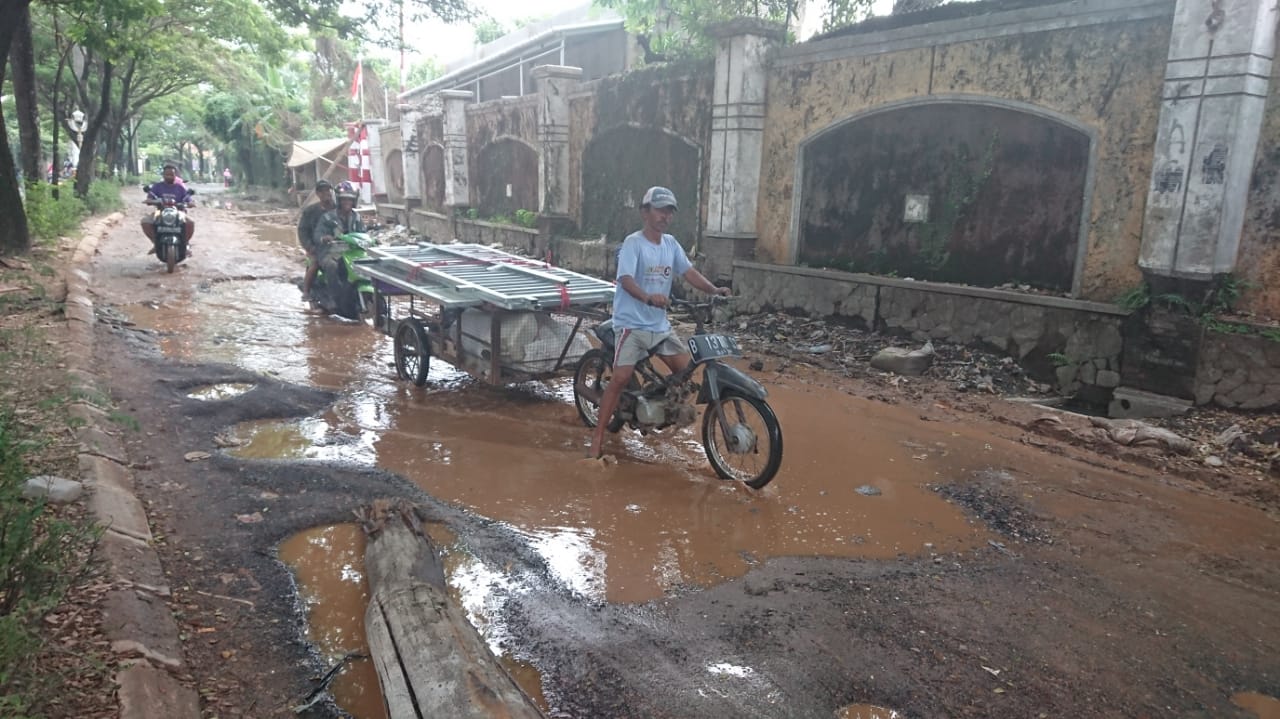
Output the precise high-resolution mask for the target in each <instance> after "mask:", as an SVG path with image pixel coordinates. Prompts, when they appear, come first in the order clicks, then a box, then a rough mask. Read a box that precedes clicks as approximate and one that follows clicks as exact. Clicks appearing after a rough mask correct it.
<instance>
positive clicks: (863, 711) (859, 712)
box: [836, 704, 903, 719]
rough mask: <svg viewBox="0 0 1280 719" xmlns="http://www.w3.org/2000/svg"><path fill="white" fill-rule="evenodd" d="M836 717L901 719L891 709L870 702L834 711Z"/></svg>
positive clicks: (846, 718)
mask: <svg viewBox="0 0 1280 719" xmlns="http://www.w3.org/2000/svg"><path fill="white" fill-rule="evenodd" d="M836 719H903V717H902V715H901V714H899V713H898V712H896V711H894V710H892V709H885V708H884V707H878V706H872V705H871V704H854V705H852V706H847V707H844V708H843V709H841V710H840V711H838V712H836Z"/></svg>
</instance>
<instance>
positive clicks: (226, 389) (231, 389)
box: [187, 382, 256, 402]
mask: <svg viewBox="0 0 1280 719" xmlns="http://www.w3.org/2000/svg"><path fill="white" fill-rule="evenodd" d="M255 386H256V385H254V384H252V383H250V382H221V383H219V384H207V385H204V386H202V387H197V388H195V389H193V390H191V391H190V392H188V393H187V396H188V397H190V398H191V399H198V400H202V401H205V402H217V401H220V400H224V399H231V398H232V397H239V396H240V395H242V394H244V393H245V392H248V391H249V390H251V389H253V388H254V387H255Z"/></svg>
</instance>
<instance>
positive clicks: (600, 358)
mask: <svg viewBox="0 0 1280 719" xmlns="http://www.w3.org/2000/svg"><path fill="white" fill-rule="evenodd" d="M612 375H613V368H612V367H610V366H609V362H608V360H607V359H606V357H605V354H604V352H603V351H601V350H598V349H591V350H587V353H586V354H584V355H582V359H580V360H578V368H577V369H576V370H574V373H573V405H574V406H575V407H577V408H578V416H579V417H581V418H582V423H583V424H585V425H587V426H588V427H594V426H596V424H598V423H599V422H600V398H601V397H603V396H604V388H605V387H606V386H608V384H609V378H610V376H612Z"/></svg>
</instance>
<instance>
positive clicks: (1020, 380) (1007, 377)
mask: <svg viewBox="0 0 1280 719" xmlns="http://www.w3.org/2000/svg"><path fill="white" fill-rule="evenodd" d="M732 327H733V332H734V333H735V335H736V336H737V337H738V340H739V342H741V343H742V345H743V347H744V348H747V349H750V350H753V351H756V352H760V353H763V354H769V355H773V356H777V357H782V358H784V359H785V360H786V361H788V362H800V363H804V364H811V365H814V366H818V367H822V368H824V369H828V370H832V371H835V372H838V373H840V374H842V375H844V376H845V377H856V378H859V379H866V380H871V381H879V382H885V383H889V384H894V385H895V386H896V385H897V382H896V381H894V379H893V378H894V373H890V372H885V371H882V370H879V369H876V368H874V367H872V366H871V360H872V358H874V357H876V355H877V354H880V355H881V356H882V357H884V356H886V355H889V356H893V355H896V356H899V357H901V358H903V359H902V360H901V361H903V362H904V363H905V362H909V361H910V360H911V359H914V358H922V357H923V356H924V355H928V354H931V355H932V362H931V363H929V365H928V367H927V368H925V369H923V372H922V374H923V376H925V377H930V378H933V379H935V380H941V381H943V382H946V383H947V385H948V386H949V388H950V389H953V390H955V391H957V392H986V393H990V394H997V395H1011V396H1027V395H1032V396H1039V395H1047V394H1050V393H1052V391H1053V386H1052V385H1050V384H1048V383H1045V382H1039V381H1036V380H1035V379H1033V378H1031V377H1028V376H1027V375H1026V374H1025V373H1024V372H1023V370H1022V368H1021V367H1020V366H1018V363H1017V362H1016V361H1015V360H1014V359H1013V358H1012V357H1005V356H1001V355H998V354H996V353H994V352H986V351H983V350H980V349H976V348H973V347H964V346H961V345H952V344H947V343H938V344H934V343H929V344H928V345H927V346H926V347H915V346H905V347H904V346H902V341H901V340H898V339H895V338H891V337H887V336H885V335H880V334H875V333H871V332H867V331H865V330H860V329H856V328H854V327H848V326H842V325H840V324H837V323H833V322H829V321H826V320H821V319H809V318H806V317H795V316H792V315H788V314H785V313H772V314H762V315H754V316H749V317H744V316H738V317H734V318H733V320H732ZM887 348H894V349H896V350H900V351H896V352H885V350H886V349H887ZM930 349H931V350H932V351H931V352H929V350H930ZM908 350H910V352H908ZM913 356H914V357H913ZM878 364H881V363H878ZM883 366H890V365H889V364H887V363H886V364H883ZM904 366H906V365H905V364H904Z"/></svg>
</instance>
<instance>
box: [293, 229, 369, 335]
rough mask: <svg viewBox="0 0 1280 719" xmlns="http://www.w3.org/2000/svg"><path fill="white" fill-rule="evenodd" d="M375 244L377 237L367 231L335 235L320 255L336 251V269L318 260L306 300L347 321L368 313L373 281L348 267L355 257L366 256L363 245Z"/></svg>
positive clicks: (356, 258)
mask: <svg viewBox="0 0 1280 719" xmlns="http://www.w3.org/2000/svg"><path fill="white" fill-rule="evenodd" d="M376 244H377V240H375V239H373V238H372V237H371V236H369V234H368V233H365V232H349V233H347V234H345V235H339V236H338V237H337V238H335V239H334V241H333V242H332V243H331V244H329V245H328V246H327V247H324V248H323V249H322V250H321V257H328V256H330V253H333V254H338V257H337V262H336V266H337V272H336V273H331V272H326V271H325V270H324V267H325V263H324V262H321V263H320V271H319V272H318V273H316V278H315V281H314V282H313V283H312V284H311V297H310V299H311V300H313V301H314V302H315V303H316V304H318V305H320V306H321V307H323V308H324V310H325V311H326V312H329V313H331V314H336V315H338V316H340V317H345V318H347V319H349V320H363V319H366V318H368V317H370V316H372V315H373V312H374V306H375V295H374V289H373V281H372V280H370V279H369V278H367V277H364V276H361V275H358V274H356V272H355V270H354V269H352V268H353V266H354V264H355V262H356V261H357V260H361V259H364V258H365V257H368V253H367V252H365V248H367V247H371V246H373V245H376ZM383 302H385V300H383Z"/></svg>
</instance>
